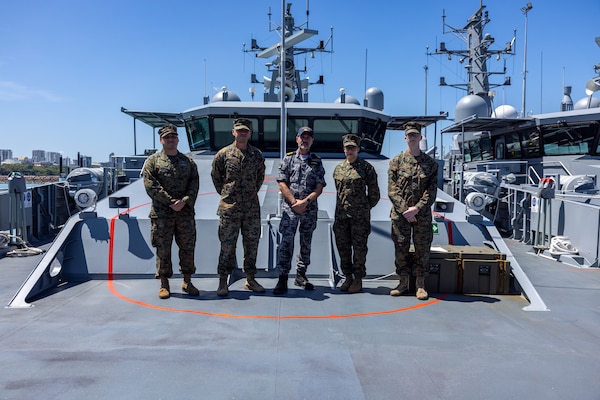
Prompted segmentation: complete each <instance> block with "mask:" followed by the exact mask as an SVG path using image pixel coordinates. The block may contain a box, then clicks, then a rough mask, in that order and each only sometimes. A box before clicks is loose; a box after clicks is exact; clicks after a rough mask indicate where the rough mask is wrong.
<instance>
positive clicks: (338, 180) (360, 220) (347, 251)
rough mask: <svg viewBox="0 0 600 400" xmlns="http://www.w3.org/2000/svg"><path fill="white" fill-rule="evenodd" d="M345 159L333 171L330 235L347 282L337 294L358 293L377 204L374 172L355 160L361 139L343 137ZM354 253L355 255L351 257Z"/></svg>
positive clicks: (364, 163) (348, 136) (365, 162)
mask: <svg viewBox="0 0 600 400" xmlns="http://www.w3.org/2000/svg"><path fill="white" fill-rule="evenodd" d="M342 144H343V146H344V153H345V154H346V159H345V160H344V161H342V162H341V163H339V164H338V165H337V166H336V167H335V170H334V171H333V179H334V181H335V189H336V191H337V195H336V204H335V221H334V223H333V232H334V233H335V243H336V246H337V249H338V253H339V255H340V264H341V269H342V272H343V273H344V276H345V277H346V280H345V281H344V283H343V284H342V286H341V287H340V290H341V291H343V292H348V293H358V292H360V291H361V290H362V278H363V277H365V276H366V274H367V269H366V266H365V262H366V259H367V239H368V238H369V234H370V233H371V208H373V207H375V205H376V204H377V203H378V202H379V186H378V184H377V172H376V171H375V168H373V166H372V165H371V164H369V163H368V162H367V161H365V160H363V159H361V158H359V157H358V152H359V151H360V138H359V137H358V136H357V135H346V136H344V138H343V140H342ZM353 251H354V254H353Z"/></svg>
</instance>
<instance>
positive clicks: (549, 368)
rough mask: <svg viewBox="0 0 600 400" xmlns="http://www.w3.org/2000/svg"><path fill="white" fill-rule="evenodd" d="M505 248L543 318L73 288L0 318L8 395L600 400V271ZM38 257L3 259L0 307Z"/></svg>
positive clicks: (322, 299)
mask: <svg viewBox="0 0 600 400" xmlns="http://www.w3.org/2000/svg"><path fill="white" fill-rule="evenodd" d="M509 246H510V248H511V251H512V252H513V254H514V255H515V257H517V258H518V259H519V263H520V264H521V266H522V267H523V269H525V271H526V272H527V274H528V275H529V277H530V279H531V280H532V282H533V284H534V285H535V286H536V288H537V290H538V292H539V293H540V295H541V296H542V298H543V299H544V300H545V302H546V304H547V305H548V307H549V309H550V311H548V312H526V311H523V307H524V306H526V305H527V304H528V302H527V301H526V299H524V298H523V297H521V296H515V295H507V296H496V295H493V296H492V295H476V296H473V295H472V296H464V295H446V296H438V295H433V296H432V297H431V298H430V300H428V301H426V302H419V301H418V300H416V298H414V297H412V296H406V297H404V296H403V297H400V298H393V297H390V296H389V295H388V294H387V293H388V291H389V289H390V288H391V287H392V286H393V284H394V283H393V281H371V282H367V283H365V290H364V292H363V293H360V294H355V295H348V294H343V293H341V292H339V291H337V290H334V289H331V288H330V287H329V285H328V284H327V282H326V281H325V280H323V281H319V280H316V281H314V282H315V283H316V285H317V288H316V290H315V291H313V292H304V291H302V290H300V289H298V288H296V287H294V286H293V285H292V286H290V288H291V290H290V292H289V293H288V295H287V296H284V297H279V296H277V297H276V296H273V295H271V294H270V290H268V291H267V293H266V294H263V295H257V294H253V293H250V292H247V291H244V290H243V289H242V281H238V282H236V283H234V284H233V286H232V287H231V289H232V291H231V296H230V297H229V298H218V297H217V296H216V294H215V290H216V287H217V280H216V279H215V278H197V279H195V282H196V283H197V286H199V288H200V290H201V296H200V298H198V299H193V298H189V297H187V296H185V295H182V294H180V293H181V292H180V290H179V284H178V280H173V282H172V285H171V286H172V289H173V291H174V292H175V293H174V295H173V297H172V298H171V299H169V300H166V301H165V300H160V299H158V297H157V290H158V283H157V282H156V281H155V280H154V279H119V280H114V281H105V280H92V281H88V282H84V283H81V284H77V285H74V286H68V285H67V287H64V288H61V289H62V290H59V291H58V292H57V293H55V294H53V295H51V296H48V297H45V298H42V299H39V300H37V301H35V302H34V307H32V308H26V309H21V308H3V309H1V310H0V331H1V332H2V333H1V335H0V358H1V359H2V363H1V371H2V373H1V374H0V398H2V399H34V398H35V399H39V398H43V399H78V400H79V399H81V398H106V397H109V396H110V397H113V398H128V399H170V398H195V397H201V398H210V399H241V398H244V399H279V398H286V399H383V398H411V397H415V396H420V398H423V399H506V398H527V399H565V398H579V399H598V398H600V381H599V380H598V379H597V371H598V366H599V365H600V305H599V302H598V295H599V293H600V270H598V269H578V268H572V267H569V266H566V265H563V264H560V263H557V262H553V261H550V260H547V259H544V258H540V257H536V256H534V255H532V254H529V253H527V250H528V247H526V246H524V245H521V244H517V243H512V244H509ZM0 254H2V253H0ZM39 257H41V256H33V257H24V258H9V257H5V258H1V259H0V268H1V269H2V271H3V274H2V275H3V279H2V280H0V302H2V303H3V304H7V303H8V302H9V301H10V299H11V297H12V296H13V295H14V293H15V292H16V291H17V289H18V288H19V285H20V284H21V283H22V282H23V281H24V280H25V278H26V277H27V275H28V274H29V272H30V271H31V270H32V269H33V267H34V266H35V264H36V263H37V262H38V261H39ZM260 281H261V282H262V283H263V284H264V285H265V287H267V288H272V287H273V286H274V285H275V279H271V278H262V279H260Z"/></svg>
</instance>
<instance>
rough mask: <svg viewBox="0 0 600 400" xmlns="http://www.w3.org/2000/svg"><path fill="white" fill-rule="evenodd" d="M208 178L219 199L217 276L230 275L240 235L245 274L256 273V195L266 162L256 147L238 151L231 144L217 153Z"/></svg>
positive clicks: (257, 233)
mask: <svg viewBox="0 0 600 400" xmlns="http://www.w3.org/2000/svg"><path fill="white" fill-rule="evenodd" d="M211 176H212V180H213V183H214V185H215V189H216V190H217V193H219V194H220V195H221V201H220V202H219V208H218V210H217V215H219V216H220V217H221V218H220V221H219V240H220V241H221V253H220V254H219V265H218V267H217V272H218V273H219V274H220V275H229V274H231V273H232V272H233V270H234V268H235V253H236V246H237V239H238V235H239V232H240V231H241V233H242V242H243V245H244V264H243V266H244V272H245V273H246V274H255V273H256V256H257V253H258V241H259V239H260V203H259V200H258V191H259V190H260V188H261V186H262V184H263V181H264V179H265V160H264V157H263V155H262V153H261V152H260V150H258V149H257V148H256V147H254V146H252V145H250V144H249V145H248V148H247V149H246V150H240V149H238V148H237V147H235V145H234V144H231V145H229V146H227V147H224V148H222V149H221V150H219V152H218V153H217V155H216V156H215V158H214V160H213V163H212V171H211Z"/></svg>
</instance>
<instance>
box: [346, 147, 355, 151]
mask: <svg viewBox="0 0 600 400" xmlns="http://www.w3.org/2000/svg"><path fill="white" fill-rule="evenodd" d="M356 148H357V147H356V146H344V150H350V151H354V150H356Z"/></svg>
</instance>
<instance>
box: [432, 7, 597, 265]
mask: <svg viewBox="0 0 600 400" xmlns="http://www.w3.org/2000/svg"><path fill="white" fill-rule="evenodd" d="M531 8H532V5H531V3H528V5H527V6H526V7H524V8H523V12H524V13H526V12H529V10H531ZM483 9H484V7H483V6H482V7H481V8H480V9H479V10H478V11H477V12H476V13H475V14H474V15H473V16H472V17H471V18H470V19H469V23H468V24H467V25H466V26H465V28H463V29H462V30H461V31H462V32H464V33H465V37H468V38H469V39H470V40H472V43H471V44H472V46H471V47H469V48H468V50H467V51H466V52H461V51H460V50H459V51H453V50H450V49H447V48H446V46H445V45H444V43H443V42H442V43H441V44H440V47H439V51H438V53H440V54H448V55H449V56H451V55H455V54H459V55H460V56H462V57H468V59H469V70H470V73H469V74H468V83H467V84H466V87H467V88H468V93H467V95H466V96H465V97H463V98H462V99H460V100H459V102H458V103H457V105H456V112H455V116H456V118H455V123H454V124H452V125H451V126H448V127H446V128H444V129H442V134H451V135H453V140H452V143H453V144H454V146H453V148H452V149H451V151H450V152H449V153H448V154H446V159H445V162H446V163H445V167H446V168H445V177H444V178H445V190H446V192H448V193H449V194H451V195H452V196H453V197H455V198H457V199H460V200H461V201H463V202H465V203H466V204H467V206H469V207H471V208H475V209H477V210H478V211H479V212H481V213H482V214H483V215H486V216H487V217H488V218H490V219H491V220H493V221H494V223H495V225H496V226H497V227H498V229H499V231H500V232H501V233H502V235H503V236H504V237H507V238H512V239H515V240H519V241H522V242H523V243H526V244H528V245H532V246H533V248H534V249H535V251H536V253H537V254H539V255H540V256H543V257H549V258H551V259H555V260H557V261H560V262H565V263H569V264H570V265H573V266H576V267H584V268H585V267H587V268H598V266H599V262H600V260H599V257H600V223H599V221H600V192H599V189H598V164H599V162H600V129H599V126H600V99H598V98H596V97H593V95H594V93H595V92H596V91H598V90H600V64H596V65H594V66H593V70H594V72H595V76H593V77H592V78H591V79H590V80H589V81H588V82H587V84H586V93H587V96H586V97H585V98H582V99H580V100H578V101H576V102H575V103H574V102H573V100H572V99H571V96H570V94H571V87H569V86H567V87H565V88H564V95H563V98H562V99H561V102H560V104H559V103H558V102H557V111H555V112H550V113H545V114H537V115H531V116H527V115H523V113H524V112H523V110H521V115H519V112H518V111H517V109H516V108H515V107H513V106H511V105H499V106H497V107H495V108H494V107H493V97H492V96H490V94H491V93H494V92H493V91H492V90H491V89H493V87H494V86H492V84H491V83H490V81H489V79H488V77H489V75H490V74H491V72H488V69H487V67H486V65H487V60H488V59H490V58H491V57H492V56H495V55H499V54H506V53H510V51H511V47H512V43H514V40H512V41H510V42H508V43H507V45H506V47H505V48H504V49H501V50H497V51H492V50H491V49H490V46H491V44H492V43H493V42H494V39H493V38H492V37H491V35H489V34H486V35H484V34H483V26H485V22H486V21H487V20H489V17H488V16H487V12H485V13H484V11H483ZM454 32H456V31H454ZM596 44H598V46H600V37H597V38H596ZM440 83H441V84H444V85H446V82H445V79H444V78H443V77H442V78H441V79H440ZM504 84H510V78H507V79H506V80H505V83H504ZM524 93H525V92H524ZM524 95H525V94H523V96H524ZM523 101H524V100H523ZM558 106H559V107H558Z"/></svg>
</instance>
